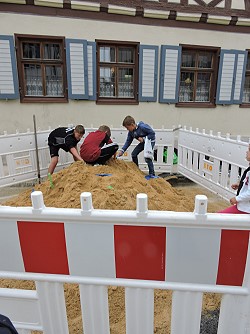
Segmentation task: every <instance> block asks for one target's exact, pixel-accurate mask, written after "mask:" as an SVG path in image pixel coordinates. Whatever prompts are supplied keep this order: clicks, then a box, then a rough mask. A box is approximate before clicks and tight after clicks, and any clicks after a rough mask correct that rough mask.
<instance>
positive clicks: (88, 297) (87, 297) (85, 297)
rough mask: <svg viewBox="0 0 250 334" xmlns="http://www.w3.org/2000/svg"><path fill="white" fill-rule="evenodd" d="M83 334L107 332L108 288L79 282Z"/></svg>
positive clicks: (108, 331) (102, 333)
mask: <svg viewBox="0 0 250 334" xmlns="http://www.w3.org/2000/svg"><path fill="white" fill-rule="evenodd" d="M80 296H81V309H82V319H83V330H84V334H93V333H98V334H109V333H110V329H109V307H108V289H107V287H106V286H95V285H83V284H80Z"/></svg>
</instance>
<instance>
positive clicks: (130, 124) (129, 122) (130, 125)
mask: <svg viewBox="0 0 250 334" xmlns="http://www.w3.org/2000/svg"><path fill="white" fill-rule="evenodd" d="M122 125H123V126H124V127H125V128H126V129H127V130H128V131H133V130H135V129H136V124H135V119H134V118H133V117H132V116H126V117H125V118H124V120H123V122H122Z"/></svg>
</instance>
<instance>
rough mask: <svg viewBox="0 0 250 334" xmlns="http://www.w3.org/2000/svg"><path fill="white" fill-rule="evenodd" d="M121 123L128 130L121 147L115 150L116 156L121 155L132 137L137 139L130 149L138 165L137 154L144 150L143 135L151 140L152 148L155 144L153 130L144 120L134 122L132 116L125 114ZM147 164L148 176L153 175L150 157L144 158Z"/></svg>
mask: <svg viewBox="0 0 250 334" xmlns="http://www.w3.org/2000/svg"><path fill="white" fill-rule="evenodd" d="M122 125H123V126H124V127H125V128H126V129H127V130H128V136H127V140H126V142H125V144H124V145H123V147H122V148H121V149H120V150H119V151H118V152H117V157H120V156H122V155H123V153H124V152H125V151H126V150H127V149H128V147H129V146H130V145H131V143H132V141H133V140H134V139H137V140H138V141H139V144H138V145H137V146H136V147H135V148H134V150H133V151H132V154H131V156H132V160H133V162H134V163H135V164H136V165H137V166H138V155H139V153H141V152H142V151H143V150H144V143H145V137H146V136H147V137H148V139H150V140H151V145H152V149H153V148H154V146H155V132H154V130H153V129H152V128H151V126H149V125H148V124H146V123H144V122H139V123H136V122H135V119H134V118H133V117H132V116H126V117H125V118H124V120H123V123H122ZM145 161H146V163H147V165H148V171H149V176H150V177H154V176H155V171H154V164H153V161H152V160H151V159H150V158H145Z"/></svg>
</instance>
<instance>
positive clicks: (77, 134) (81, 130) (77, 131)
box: [74, 124, 85, 140]
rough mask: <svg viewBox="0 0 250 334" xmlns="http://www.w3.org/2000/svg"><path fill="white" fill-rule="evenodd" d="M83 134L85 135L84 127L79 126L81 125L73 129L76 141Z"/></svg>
mask: <svg viewBox="0 0 250 334" xmlns="http://www.w3.org/2000/svg"><path fill="white" fill-rule="evenodd" d="M84 133H85V129H84V126H83V125H81V124H78V125H77V126H76V127H75V129H74V136H75V138H76V140H81V139H82V137H83V135H84Z"/></svg>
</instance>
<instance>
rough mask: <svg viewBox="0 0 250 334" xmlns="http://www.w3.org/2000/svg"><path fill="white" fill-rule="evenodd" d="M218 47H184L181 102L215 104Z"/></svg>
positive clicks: (191, 104) (180, 90)
mask: <svg viewBox="0 0 250 334" xmlns="http://www.w3.org/2000/svg"><path fill="white" fill-rule="evenodd" d="M218 51H219V50H218V49H217V48H213V49H212V50H211V49H210V48H200V49H197V47H195V49H194V47H191V46H190V47H184V46H183V47H182V58H181V73H180V88H179V104H184V103H185V105H188V104H190V106H194V105H199V106H201V105H204V106H207V105H208V104H214V100H215V82H216V78H217V68H218Z"/></svg>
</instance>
